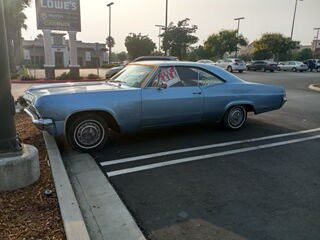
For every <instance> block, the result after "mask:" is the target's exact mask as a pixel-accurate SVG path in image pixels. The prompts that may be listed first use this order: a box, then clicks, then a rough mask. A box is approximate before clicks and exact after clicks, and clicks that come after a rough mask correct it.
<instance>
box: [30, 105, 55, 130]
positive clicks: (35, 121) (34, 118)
mask: <svg viewBox="0 0 320 240" xmlns="http://www.w3.org/2000/svg"><path fill="white" fill-rule="evenodd" d="M24 111H25V112H26V113H27V114H28V115H29V116H30V117H31V119H32V123H33V124H34V125H36V126H37V127H40V128H44V127H48V126H51V125H53V121H52V120H51V119H41V118H38V117H37V116H35V114H34V113H33V112H32V111H31V110H30V109H29V108H25V109H24Z"/></svg>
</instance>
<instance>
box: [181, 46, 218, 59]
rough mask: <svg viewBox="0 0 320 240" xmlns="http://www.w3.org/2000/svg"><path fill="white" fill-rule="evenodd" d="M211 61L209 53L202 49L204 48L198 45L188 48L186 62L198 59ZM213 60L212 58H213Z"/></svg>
mask: <svg viewBox="0 0 320 240" xmlns="http://www.w3.org/2000/svg"><path fill="white" fill-rule="evenodd" d="M209 58H210V59H211V58H212V57H211V56H210V53H209V52H208V51H206V50H205V49H204V46H202V45H200V46H197V47H194V48H190V51H189V52H188V57H187V60H189V61H198V60H200V59H209ZM213 59H214V58H213Z"/></svg>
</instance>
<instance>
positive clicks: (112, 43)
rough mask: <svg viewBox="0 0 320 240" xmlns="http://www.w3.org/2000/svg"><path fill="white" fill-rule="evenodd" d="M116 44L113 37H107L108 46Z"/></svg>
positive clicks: (111, 46)
mask: <svg viewBox="0 0 320 240" xmlns="http://www.w3.org/2000/svg"><path fill="white" fill-rule="evenodd" d="M115 45H116V42H115V40H114V38H113V37H111V36H109V37H107V46H108V48H113V47H114V46H115Z"/></svg>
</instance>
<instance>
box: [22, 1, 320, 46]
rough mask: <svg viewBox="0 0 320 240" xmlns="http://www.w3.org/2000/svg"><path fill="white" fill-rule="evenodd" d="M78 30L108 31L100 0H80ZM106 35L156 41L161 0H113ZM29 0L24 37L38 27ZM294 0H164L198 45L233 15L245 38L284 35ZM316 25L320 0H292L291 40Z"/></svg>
mask: <svg viewBox="0 0 320 240" xmlns="http://www.w3.org/2000/svg"><path fill="white" fill-rule="evenodd" d="M80 1H81V24H82V32H80V33H78V35H77V38H78V40H82V41H84V42H105V39H106V37H107V34H108V10H107V7H106V4H107V3H109V1H105V0H80ZM110 1H111V0H110ZM113 2H114V5H113V6H112V36H113V37H114V39H115V41H116V45H115V48H114V50H115V51H116V52H120V51H123V50H126V48H125V46H124V40H125V38H126V36H127V35H128V34H129V33H142V34H143V35H149V37H150V38H151V39H152V40H153V41H154V42H155V43H157V44H158V37H157V36H158V29H157V28H156V27H155V25H156V24H162V25H164V21H165V20H164V19H165V0H113ZM34 5H35V4H34V0H33V1H32V5H31V7H30V8H28V9H26V10H25V13H26V15H27V18H28V19H27V22H26V24H27V26H28V30H26V31H23V36H24V38H25V39H33V38H34V37H36V36H37V34H39V33H41V31H39V30H37V27H36V12H35V6H34ZM294 6H295V0H197V1H194V0H169V22H172V21H173V22H174V23H176V22H177V21H179V20H182V19H184V18H190V19H191V24H195V25H198V28H199V29H198V31H197V33H196V35H197V36H198V37H199V42H198V44H196V45H199V44H202V43H203V42H204V40H205V39H206V38H207V37H208V36H209V35H210V34H212V33H217V32H219V31H220V30H222V29H236V28H237V23H236V22H235V21H234V20H233V19H234V18H236V17H245V20H243V21H242V22H241V26H240V32H241V33H242V34H243V35H244V36H245V37H247V38H248V40H249V41H250V42H251V41H253V40H255V39H257V38H259V37H260V36H261V34H262V33H265V32H279V33H282V34H284V35H286V36H290V32H291V26H292V18H293V12H294ZM315 27H320V0H304V1H301V0H299V1H298V8H297V16H296V24H295V30H294V37H293V38H294V40H299V41H301V43H302V44H303V45H310V44H311V41H312V40H313V39H314V37H315V35H316V32H315V31H314V30H313V28H315Z"/></svg>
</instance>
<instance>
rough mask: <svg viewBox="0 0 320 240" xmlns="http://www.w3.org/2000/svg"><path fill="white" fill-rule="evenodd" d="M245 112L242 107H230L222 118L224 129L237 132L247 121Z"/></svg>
mask: <svg viewBox="0 0 320 240" xmlns="http://www.w3.org/2000/svg"><path fill="white" fill-rule="evenodd" d="M247 116H248V113H247V110H246V109H245V108H244V107H243V106H234V107H231V108H230V109H229V110H228V111H227V112H226V114H225V116H224V118H223V126H224V127H225V128H226V129H231V130H239V129H240V128H241V127H242V126H243V125H244V124H245V122H246V121H247Z"/></svg>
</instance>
